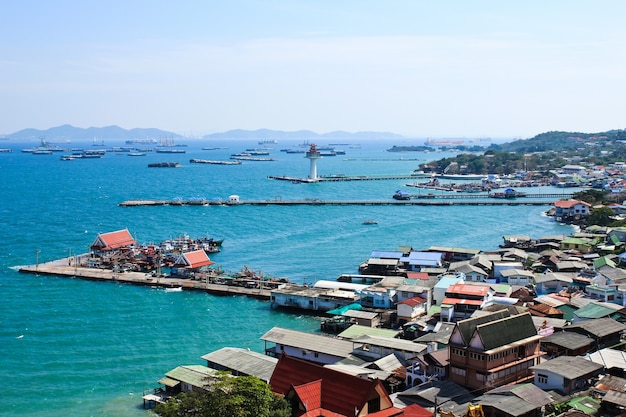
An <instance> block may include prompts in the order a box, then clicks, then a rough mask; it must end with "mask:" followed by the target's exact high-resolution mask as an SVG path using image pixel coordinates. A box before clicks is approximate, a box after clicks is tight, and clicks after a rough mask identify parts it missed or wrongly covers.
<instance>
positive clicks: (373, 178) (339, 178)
mask: <svg viewBox="0 0 626 417" xmlns="http://www.w3.org/2000/svg"><path fill="white" fill-rule="evenodd" d="M267 178H269V179H270V180H278V181H291V182H301V183H314V182H337V181H386V180H415V179H419V178H420V177H416V176H415V175H376V176H369V175H357V176H347V175H327V176H320V177H317V178H316V179H310V178H298V177H288V176H275V175H270V176H269V177H267Z"/></svg>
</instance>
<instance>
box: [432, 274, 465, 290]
mask: <svg viewBox="0 0 626 417" xmlns="http://www.w3.org/2000/svg"><path fill="white" fill-rule="evenodd" d="M459 281H461V278H457V277H443V278H441V279H440V280H439V282H438V283H437V285H435V288H444V289H446V290H447V289H448V287H449V286H450V285H454V284H456V283H458V282H459Z"/></svg>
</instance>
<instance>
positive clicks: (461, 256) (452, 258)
mask: <svg viewBox="0 0 626 417" xmlns="http://www.w3.org/2000/svg"><path fill="white" fill-rule="evenodd" d="M426 250H427V251H428V252H440V253H443V260H444V261H446V262H456V261H469V260H470V259H472V258H473V257H474V256H476V255H478V254H479V253H480V249H466V248H454V247H448V246H431V247H429V248H428V249H426Z"/></svg>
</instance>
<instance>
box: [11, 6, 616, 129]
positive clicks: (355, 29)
mask: <svg viewBox="0 0 626 417" xmlns="http://www.w3.org/2000/svg"><path fill="white" fill-rule="evenodd" d="M1 10H2V12H1V13H0V39H2V41H0V98H1V100H0V114H2V117H0V132H2V133H11V132H14V131H17V130H21V129H24V128H29V127H33V128H38V129H47V128H49V127H53V126H58V125H61V124H66V123H68V124H72V125H74V126H78V127H85V128H86V127H91V126H96V127H100V126H108V125H119V126H121V127H124V128H128V129H130V128H135V127H156V128H160V129H164V130H171V131H174V132H177V133H180V134H185V135H193V136H200V135H204V134H207V133H212V132H222V131H226V130H230V129H239V128H240V129H260V128H269V129H277V130H300V129H308V130H313V131H315V132H318V133H326V132H331V131H334V130H345V131H350V132H357V131H390V132H395V133H399V134H402V135H405V136H407V137H415V138H423V137H467V138H475V137H491V138H515V137H520V138H527V137H532V136H534V135H536V134H538V133H541V132H545V131H550V130H566V131H579V132H589V133H591V132H600V131H605V130H610V129H619V128H624V125H623V123H622V114H623V111H622V103H623V102H624V99H625V97H626V94H624V93H625V90H626V47H625V46H626V25H624V24H623V19H624V17H625V16H626V2H624V1H621V0H614V1H604V0H598V1H593V2H590V1H577V0H567V1H564V0H563V1H560V0H553V1H545V0H544V1H534V0H527V1H517V2H511V1H501V0H500V1H480V0H476V1H466V0H457V1H455V0H449V1H421V0H406V1H403V0H398V1H394V0H388V1H382V0H381V1H368V0H359V1H356V0H354V1H350V0H346V1H339V0H333V1H330V0H328V1H327V0H310V1H297V0H292V1H287V0H266V1H256V0H229V1H184V0H183V1H180V2H173V1H158V0H154V1H145V0H125V1H118V0H113V1H105V0H102V1H94V0H84V1H69V0H57V1H47V0H33V1H28V0H27V1H12V2H11V1H4V2H3V5H2V8H1Z"/></svg>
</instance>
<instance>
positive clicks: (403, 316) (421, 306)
mask: <svg viewBox="0 0 626 417" xmlns="http://www.w3.org/2000/svg"><path fill="white" fill-rule="evenodd" d="M396 309H397V317H398V324H400V325H402V324H404V323H407V322H410V321H413V320H415V319H416V318H418V317H419V316H421V315H423V314H426V312H427V303H426V300H424V299H423V298H421V297H413V298H408V299H406V300H402V301H399V302H398V303H396Z"/></svg>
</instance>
